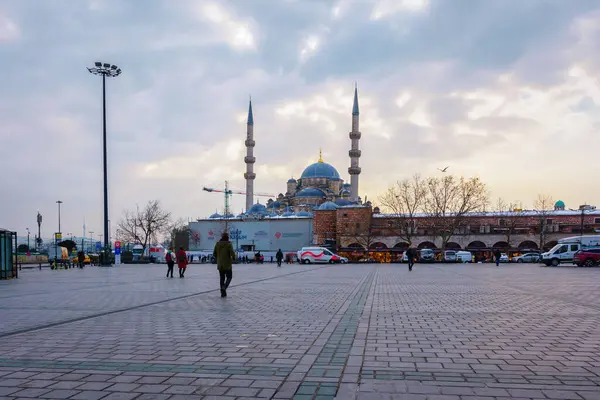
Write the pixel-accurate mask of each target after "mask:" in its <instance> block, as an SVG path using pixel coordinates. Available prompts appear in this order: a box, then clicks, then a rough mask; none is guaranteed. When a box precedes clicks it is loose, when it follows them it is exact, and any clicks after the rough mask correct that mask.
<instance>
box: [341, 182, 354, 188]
mask: <svg viewBox="0 0 600 400" xmlns="http://www.w3.org/2000/svg"><path fill="white" fill-rule="evenodd" d="M350 186H352V185H350V184H349V183H344V184H343V185H342V187H345V188H349V187H350Z"/></svg>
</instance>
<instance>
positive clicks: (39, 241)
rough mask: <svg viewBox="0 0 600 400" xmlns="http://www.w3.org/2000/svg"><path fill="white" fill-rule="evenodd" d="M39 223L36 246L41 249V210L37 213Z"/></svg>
mask: <svg viewBox="0 0 600 400" xmlns="http://www.w3.org/2000/svg"><path fill="white" fill-rule="evenodd" d="M37 225H38V235H37V239H36V245H37V246H36V248H37V249H38V250H39V249H40V245H41V244H42V214H40V212H39V210H38V213H37Z"/></svg>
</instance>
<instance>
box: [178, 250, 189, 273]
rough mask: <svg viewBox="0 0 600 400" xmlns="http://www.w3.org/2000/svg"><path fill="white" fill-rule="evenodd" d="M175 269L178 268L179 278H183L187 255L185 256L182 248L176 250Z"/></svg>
mask: <svg viewBox="0 0 600 400" xmlns="http://www.w3.org/2000/svg"><path fill="white" fill-rule="evenodd" d="M177 268H179V277H180V278H183V275H184V274H185V269H186V268H187V254H185V250H184V249H183V247H180V248H179V250H177Z"/></svg>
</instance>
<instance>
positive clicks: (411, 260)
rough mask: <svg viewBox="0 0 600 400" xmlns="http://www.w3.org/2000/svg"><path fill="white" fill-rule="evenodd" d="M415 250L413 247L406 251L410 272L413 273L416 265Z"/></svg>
mask: <svg viewBox="0 0 600 400" xmlns="http://www.w3.org/2000/svg"><path fill="white" fill-rule="evenodd" d="M415 255H416V254H415V250H414V249H413V248H412V247H409V248H408V249H407V250H406V258H407V260H408V270H409V271H412V269H413V265H415Z"/></svg>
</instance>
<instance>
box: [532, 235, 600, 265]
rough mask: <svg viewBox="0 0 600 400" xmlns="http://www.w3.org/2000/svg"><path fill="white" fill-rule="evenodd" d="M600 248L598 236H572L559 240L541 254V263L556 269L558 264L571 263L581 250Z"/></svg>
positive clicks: (599, 237)
mask: <svg viewBox="0 0 600 400" xmlns="http://www.w3.org/2000/svg"><path fill="white" fill-rule="evenodd" d="M593 246H600V235H587V236H585V235H584V236H572V237H568V238H564V239H560V240H559V241H558V244H557V245H556V246H554V247H553V248H551V249H550V250H549V251H547V252H546V253H542V262H543V263H544V264H546V265H547V266H550V265H552V266H554V267H556V266H557V265H559V264H560V263H566V262H572V261H573V256H574V255H575V253H576V252H577V251H579V250H581V249H582V248H586V247H593Z"/></svg>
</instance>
